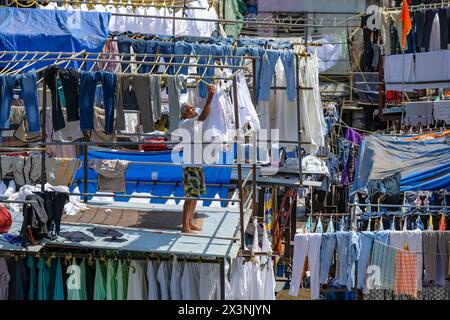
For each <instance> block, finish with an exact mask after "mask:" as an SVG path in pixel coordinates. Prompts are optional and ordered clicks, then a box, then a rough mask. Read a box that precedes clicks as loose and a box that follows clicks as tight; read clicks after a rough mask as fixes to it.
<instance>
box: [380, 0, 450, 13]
mask: <svg viewBox="0 0 450 320" xmlns="http://www.w3.org/2000/svg"><path fill="white" fill-rule="evenodd" d="M449 5H450V1H448V0H440V1H439V2H436V3H423V4H418V5H408V10H409V12H414V11H419V10H421V9H432V8H443V7H448V6H449ZM384 9H385V10H386V11H398V10H401V9H402V7H392V8H384Z"/></svg>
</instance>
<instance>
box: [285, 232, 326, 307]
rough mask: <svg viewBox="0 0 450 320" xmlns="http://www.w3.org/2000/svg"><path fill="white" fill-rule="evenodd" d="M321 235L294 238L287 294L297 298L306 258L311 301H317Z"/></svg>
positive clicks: (305, 235)
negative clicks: (290, 278) (290, 277)
mask: <svg viewBox="0 0 450 320" xmlns="http://www.w3.org/2000/svg"><path fill="white" fill-rule="evenodd" d="M321 242H322V234H321V233H308V234H297V235H295V238H294V266H293V268H292V280H291V287H290V289H289V294H290V295H291V296H297V295H298V291H299V288H300V282H301V280H302V279H301V277H302V272H303V266H304V264H305V258H306V257H308V263H309V269H310V271H311V299H318V298H319V294H320V281H319V280H320V279H319V271H320V245H321Z"/></svg>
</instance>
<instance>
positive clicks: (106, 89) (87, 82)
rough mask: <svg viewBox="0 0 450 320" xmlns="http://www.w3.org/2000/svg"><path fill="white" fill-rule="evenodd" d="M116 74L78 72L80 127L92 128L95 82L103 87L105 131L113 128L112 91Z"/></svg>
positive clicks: (114, 88)
mask: <svg viewBox="0 0 450 320" xmlns="http://www.w3.org/2000/svg"><path fill="white" fill-rule="evenodd" d="M116 81H117V80H116V75H115V74H114V73H112V72H107V71H97V72H84V71H81V72H80V128H81V130H94V100H95V91H96V89H97V83H98V82H101V84H102V88H103V105H104V108H105V132H106V133H107V134H111V133H112V132H113V130H114V92H115V90H116Z"/></svg>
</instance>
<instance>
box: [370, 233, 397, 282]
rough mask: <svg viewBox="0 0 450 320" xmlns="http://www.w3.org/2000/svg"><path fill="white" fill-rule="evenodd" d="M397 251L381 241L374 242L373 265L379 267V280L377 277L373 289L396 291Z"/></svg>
mask: <svg viewBox="0 0 450 320" xmlns="http://www.w3.org/2000/svg"><path fill="white" fill-rule="evenodd" d="M396 258H397V249H396V248H394V247H390V246H387V245H385V244H383V243H381V242H379V241H376V240H375V241H374V242H373V247H372V255H371V259H370V260H371V265H372V266H375V267H378V270H377V271H379V279H377V278H378V277H375V278H374V279H373V280H375V283H371V284H370V285H371V286H372V288H383V289H394V287H395V275H396Z"/></svg>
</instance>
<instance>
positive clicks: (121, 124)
mask: <svg viewBox="0 0 450 320" xmlns="http://www.w3.org/2000/svg"><path fill="white" fill-rule="evenodd" d="M115 98H116V118H115V119H116V122H115V125H114V128H115V130H116V131H121V130H125V114H124V112H123V97H122V75H121V74H118V75H117V83H116V97H115Z"/></svg>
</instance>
